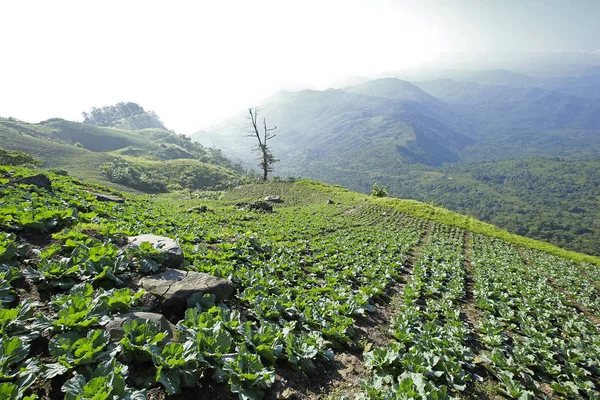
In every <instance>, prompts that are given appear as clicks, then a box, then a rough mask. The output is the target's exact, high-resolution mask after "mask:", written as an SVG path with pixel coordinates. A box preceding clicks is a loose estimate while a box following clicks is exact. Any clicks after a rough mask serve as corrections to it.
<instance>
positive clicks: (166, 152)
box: [0, 118, 243, 192]
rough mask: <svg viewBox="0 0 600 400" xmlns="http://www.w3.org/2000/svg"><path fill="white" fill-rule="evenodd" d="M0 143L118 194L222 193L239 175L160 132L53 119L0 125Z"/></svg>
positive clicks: (214, 153) (216, 154)
mask: <svg viewBox="0 0 600 400" xmlns="http://www.w3.org/2000/svg"><path fill="white" fill-rule="evenodd" d="M0 138H1V139H2V144H1V145H0V146H1V147H2V148H4V149H7V150H19V151H23V152H26V153H28V154H31V155H33V156H34V157H35V158H37V159H39V160H41V161H42V167H44V168H55V169H62V170H65V171H67V172H68V173H69V174H71V175H73V176H75V177H79V178H85V179H88V180H91V181H94V182H97V183H104V184H106V183H109V184H113V185H116V187H118V188H120V189H123V188H125V187H128V188H129V189H130V190H132V189H133V190H139V191H146V192H157V191H158V192H162V191H166V190H171V189H178V188H182V187H183V188H186V189H206V188H209V187H211V188H214V187H224V186H227V185H229V184H231V182H233V181H236V180H238V179H240V177H241V173H243V170H242V169H241V167H239V166H238V165H235V164H234V163H232V162H231V161H230V160H229V159H227V158H226V157H225V156H224V155H223V154H222V152H221V151H219V150H215V149H207V148H205V147H203V146H202V145H200V144H199V143H196V142H193V141H192V140H191V139H190V138H189V137H186V136H185V135H177V134H175V133H173V132H170V131H167V130H164V129H156V128H148V129H142V130H122V129H115V128H106V127H98V126H93V125H88V124H82V123H79V122H72V121H66V120H63V119H58V118H56V119H51V120H47V121H43V122H41V123H39V124H29V123H25V122H21V121H15V120H11V119H0ZM182 160H186V162H185V163H184V162H183V161H182ZM183 164H186V165H187V167H183ZM115 165H118V166H119V167H115Z"/></svg>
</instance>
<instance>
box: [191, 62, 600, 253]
mask: <svg viewBox="0 0 600 400" xmlns="http://www.w3.org/2000/svg"><path fill="white" fill-rule="evenodd" d="M595 73H596V72H595V70H593V69H591V68H590V69H587V70H586V72H585V74H580V75H575V76H574V75H569V76H530V75H526V74H522V73H514V72H511V71H503V70H490V71H462V72H449V73H448V78H445V79H436V80H430V81H414V82H412V83H411V82H407V81H404V80H400V79H396V78H385V79H377V80H372V81H368V82H365V83H362V84H359V85H354V86H349V87H345V88H342V89H329V90H325V91H316V90H304V91H299V92H280V93H278V94H276V95H275V96H273V97H271V98H270V99H268V100H266V101H264V103H263V104H262V105H260V107H261V112H262V116H264V117H265V118H267V120H268V121H269V123H270V124H273V125H276V126H278V130H277V138H276V139H274V140H273V141H272V142H271V149H272V151H273V153H274V155H275V156H276V157H277V158H278V159H280V160H281V161H280V162H279V163H277V164H276V165H275V168H276V169H275V174H276V175H281V176H283V177H287V176H304V177H308V178H312V179H318V180H322V181H325V182H329V183H338V184H342V185H345V186H347V187H350V188H352V189H355V190H360V191H363V192H367V191H369V190H370V188H371V185H372V184H373V183H375V182H377V183H379V184H381V185H384V186H388V187H389V190H390V193H391V194H392V195H394V196H398V197H405V198H411V199H418V200H423V201H428V202H434V203H436V204H443V205H444V206H446V207H449V208H450V209H452V210H456V211H460V212H463V213H467V214H470V215H473V216H477V217H478V218H482V219H484V220H486V221H490V222H493V223H495V224H498V225H499V226H502V227H504V228H506V229H509V230H510V231H511V232H516V233H519V234H523V235H527V236H530V237H534V238H539V239H542V240H548V241H551V242H552V243H555V244H557V245H560V246H565V247H568V248H571V249H574V250H578V251H583V252H587V253H589V254H598V249H600V227H599V225H598V210H599V209H600V207H599V200H598V193H599V192H600V190H599V189H598V186H597V185H598V173H597V170H598V169H597V167H598V160H599V159H600V119H599V118H598V117H597V116H598V115H600V95H599V94H598V93H596V92H594V90H592V89H589V88H593V87H596V86H597V82H596V81H597V78H598V76H597V75H594V74H595ZM586 88H588V89H589V90H588V89H586ZM245 123H246V120H245V119H244V115H243V113H241V114H239V115H238V116H237V117H235V118H234V119H231V120H229V121H227V122H225V123H223V124H222V125H220V126H218V127H216V128H214V129H213V130H212V131H210V132H200V133H198V134H196V135H194V136H193V137H194V139H196V140H198V141H199V142H201V143H204V144H205V145H214V146H216V147H219V148H222V149H224V151H225V152H226V153H227V154H229V155H230V156H231V157H232V158H234V159H236V160H238V161H240V162H242V163H244V165H246V166H248V167H252V166H253V165H254V164H255V162H254V160H253V158H252V155H251V153H250V149H251V147H252V146H253V144H254V143H253V142H252V141H251V140H250V139H244V138H243V137H242V136H243V133H244V131H245V129H246V126H245ZM574 171H579V173H577V172H574Z"/></svg>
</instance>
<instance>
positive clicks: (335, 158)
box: [192, 82, 471, 174]
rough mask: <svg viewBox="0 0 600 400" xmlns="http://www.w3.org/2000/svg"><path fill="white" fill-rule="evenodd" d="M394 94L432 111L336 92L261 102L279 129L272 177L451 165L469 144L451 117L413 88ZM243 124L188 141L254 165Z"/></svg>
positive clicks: (397, 101) (366, 88)
mask: <svg viewBox="0 0 600 400" xmlns="http://www.w3.org/2000/svg"><path fill="white" fill-rule="evenodd" d="M400 86H401V87H402V88H404V89H407V88H408V89H410V92H412V94H410V96H417V97H419V96H420V98H422V99H426V100H427V101H431V103H428V102H427V101H425V102H422V101H405V100H401V99H395V98H385V97H376V96H372V95H366V94H356V93H348V92H347V91H343V90H335V89H329V90H326V91H315V90H304V91H300V92H292V93H290V92H280V93H278V94H277V95H276V96H274V97H272V98H271V99H269V100H267V101H266V102H265V103H264V104H262V105H261V106H260V112H261V113H262V116H265V117H266V118H267V122H268V123H269V125H276V126H278V127H279V129H278V130H277V138H276V139H274V140H273V141H272V150H273V152H274V153H275V154H276V155H277V156H278V157H279V158H280V159H281V162H280V163H279V164H278V165H277V170H278V172H279V173H282V174H292V173H295V174H299V173H306V170H307V169H308V170H313V169H314V170H319V169H321V168H324V165H323V163H325V164H329V163H333V165H336V166H337V167H339V168H344V165H349V164H348V160H353V162H354V161H356V162H359V163H360V164H361V167H360V168H361V169H364V170H377V169H380V168H388V167H389V165H390V163H392V164H402V163H421V164H428V165H440V164H441V163H443V162H454V161H457V160H458V152H459V151H460V149H461V148H463V147H464V146H466V145H467V144H470V143H471V139H470V138H469V137H468V136H467V135H465V134H463V133H461V132H459V131H458V127H457V126H456V118H455V115H453V114H452V113H451V112H449V111H448V110H447V109H446V107H445V106H444V104H443V102H440V101H437V100H435V99H433V98H432V97H431V96H429V95H427V94H426V93H424V92H422V91H421V90H420V89H418V88H416V87H414V86H413V85H410V84H408V83H402V82H400V84H399V85H398V87H400ZM378 87H381V86H378V85H375V87H369V86H362V85H361V86H359V87H354V89H355V90H356V91H361V92H363V93H367V92H368V91H369V90H371V89H377V88H378ZM400 92H401V91H400V90H395V91H393V93H389V94H390V95H391V96H395V97H405V98H406V97H407V91H406V90H404V94H402V93H400ZM245 124H246V121H245V119H244V117H243V115H239V116H238V117H236V118H235V119H233V120H231V121H229V122H226V123H225V124H223V125H222V126H220V127H218V128H217V129H215V130H214V131H212V132H208V133H198V134H195V135H193V136H192V137H193V139H195V140H198V141H199V142H200V143H204V144H205V145H213V144H215V145H216V146H217V147H220V148H222V149H223V150H224V151H225V152H226V153H227V154H230V155H232V157H234V158H238V159H240V160H244V161H245V163H246V164H247V165H253V164H254V162H253V160H252V156H251V154H250V149H251V147H252V146H253V145H254V144H255V143H254V141H253V140H252V139H251V138H242V137H243V133H244V131H245V128H246V126H245ZM465 130H468V129H465Z"/></svg>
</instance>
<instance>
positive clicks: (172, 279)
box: [140, 269, 234, 307]
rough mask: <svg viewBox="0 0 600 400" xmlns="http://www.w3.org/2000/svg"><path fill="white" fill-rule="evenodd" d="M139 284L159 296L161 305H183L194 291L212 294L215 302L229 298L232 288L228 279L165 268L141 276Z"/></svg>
mask: <svg viewBox="0 0 600 400" xmlns="http://www.w3.org/2000/svg"><path fill="white" fill-rule="evenodd" d="M140 285H141V286H142V287H143V288H144V289H146V290H147V291H148V292H150V293H152V294H155V295H157V296H159V297H161V298H162V299H163V304H162V305H163V307H178V306H181V307H185V304H186V300H187V298H188V297H190V296H191V295H193V294H195V293H204V294H207V293H210V294H214V295H215V298H216V299H215V300H216V301H217V302H218V301H223V300H226V299H228V298H230V297H231V296H232V295H233V290H234V286H233V283H232V282H231V281H230V280H229V279H223V278H218V277H216V276H212V275H209V274H205V273H202V272H194V271H181V270H178V269H167V270H166V271H165V272H161V273H160V274H156V275H152V276H150V277H147V278H143V279H142V280H141V281H140Z"/></svg>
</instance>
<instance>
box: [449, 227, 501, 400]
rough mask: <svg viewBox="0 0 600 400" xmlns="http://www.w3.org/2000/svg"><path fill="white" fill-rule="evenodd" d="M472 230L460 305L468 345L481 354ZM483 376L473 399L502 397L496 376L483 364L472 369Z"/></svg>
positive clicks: (466, 237) (465, 249) (467, 243)
mask: <svg viewBox="0 0 600 400" xmlns="http://www.w3.org/2000/svg"><path fill="white" fill-rule="evenodd" d="M470 242H471V232H468V231H465V235H464V241H463V255H464V263H463V267H464V269H465V272H466V275H465V296H464V298H463V299H462V301H461V304H460V306H459V309H460V313H461V318H462V320H463V322H464V323H466V324H467V326H468V329H469V339H468V341H469V342H468V346H469V348H471V350H472V351H473V356H475V357H476V356H478V355H481V354H482V353H483V352H485V346H484V345H483V344H482V343H481V339H480V335H479V332H478V331H477V328H476V326H477V324H479V321H481V318H482V316H483V313H482V312H481V310H479V309H478V308H476V307H475V293H474V287H475V280H474V278H473V271H474V268H473V265H472V264H471V247H470ZM472 372H473V373H474V374H477V375H478V376H480V377H481V378H483V383H476V384H474V385H473V388H472V390H473V394H472V396H471V398H473V399H481V400H487V399H502V397H501V396H498V395H495V394H493V392H494V391H495V389H494V388H495V387H496V386H497V385H498V381H497V380H496V379H495V377H494V376H492V375H490V374H489V372H488V371H487V370H486V369H485V368H484V367H483V366H481V365H476V366H475V370H474V371H472Z"/></svg>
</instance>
